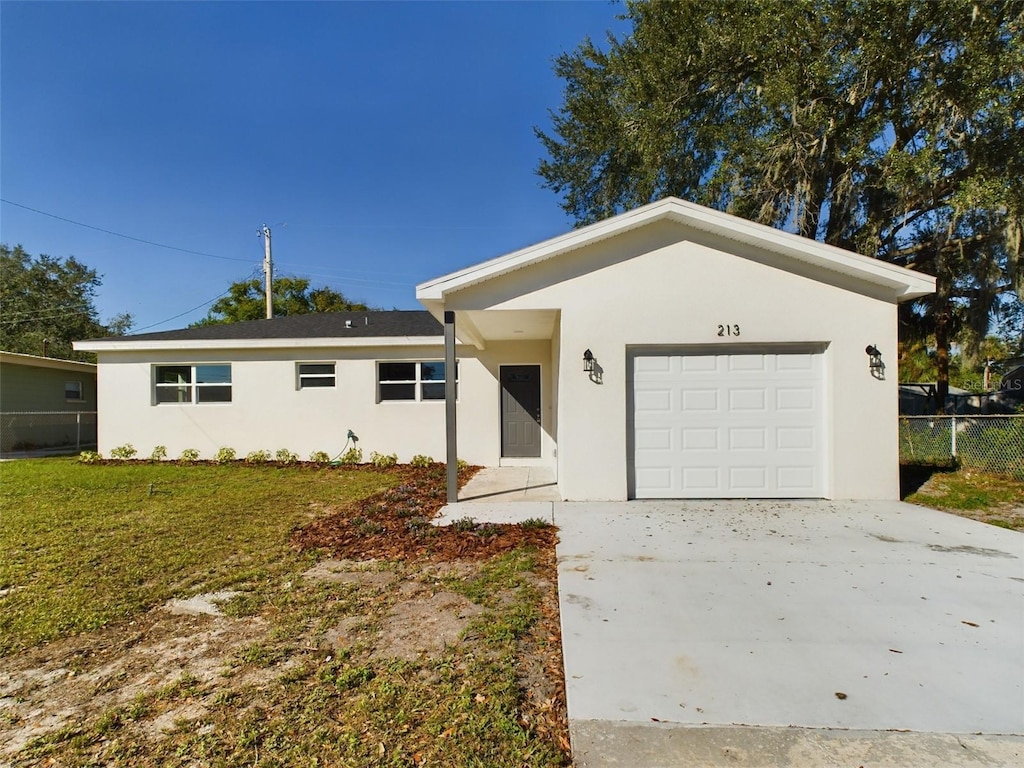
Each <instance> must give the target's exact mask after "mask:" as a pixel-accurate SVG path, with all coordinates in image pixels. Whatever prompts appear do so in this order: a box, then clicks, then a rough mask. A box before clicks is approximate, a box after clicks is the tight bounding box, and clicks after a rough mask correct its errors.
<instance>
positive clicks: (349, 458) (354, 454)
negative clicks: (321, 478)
mask: <svg viewBox="0 0 1024 768" xmlns="http://www.w3.org/2000/svg"><path fill="white" fill-rule="evenodd" d="M340 461H341V463H342V464H362V462H363V449H362V448H349V449H348V450H347V451H345V453H343V454H342V455H341V459H340Z"/></svg>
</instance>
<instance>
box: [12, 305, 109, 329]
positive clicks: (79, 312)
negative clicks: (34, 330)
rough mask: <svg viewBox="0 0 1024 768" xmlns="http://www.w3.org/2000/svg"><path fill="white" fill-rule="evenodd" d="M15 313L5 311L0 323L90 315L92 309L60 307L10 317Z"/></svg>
mask: <svg viewBox="0 0 1024 768" xmlns="http://www.w3.org/2000/svg"><path fill="white" fill-rule="evenodd" d="M16 314H19V313H17V312H5V313H4V314H3V316H2V317H0V323H5V324H7V325H17V324H18V323H34V322H37V321H39V320H54V319H56V318H60V317H74V316H75V315H91V314H93V310H92V309H90V308H88V307H85V308H82V309H79V310H67V311H65V310H63V309H62V310H58V311H53V312H48V313H46V314H40V313H35V314H34V316H31V317H14V318H12V317H11V315H16Z"/></svg>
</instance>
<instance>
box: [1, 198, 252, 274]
mask: <svg viewBox="0 0 1024 768" xmlns="http://www.w3.org/2000/svg"><path fill="white" fill-rule="evenodd" d="M0 203H7V205H13V206H15V207H16V208H24V209H25V210H26V211H32V213H38V214H39V215H40V216H49V217H50V218H51V219H57V220H58V221H65V222H67V223H68V224H74V225H75V226H77V227H85V228H86V229H93V230H96V231H97V232H103V233H104V234H107V235H114V237H123V238H124V239H125V240H134V241H135V242H136V243H144V244H145V245H152V246H154V247H156V248H166V249H167V250H169V251H178V252H180V253H190V254H192V255H193V256H207V257H209V258H211V259H222V260H224V261H244V262H246V263H247V264H251V263H252V261H253V260H252V259H239V258H236V257H234V256H218V255H217V254H216V253H206V252H204V251H193V250H190V249H188V248H178V247H177V246H176V245H166V244H164V243H155V242H153V241H152V240H143V239H142V238H141V237H133V236H132V235H123V234H121V233H120V232H114V231H113V230H110V229H104V228H103V227H95V226H93V225H92V224H84V223H82V222H81V221H74V220H73V219H66V218H64V217H63V216H58V215H57V214H55V213H48V212H47V211H41V210H39V209H38V208H31V207H29V206H27V205H22V204H21V203H15V202H14V201H13V200H4V199H3V198H0Z"/></svg>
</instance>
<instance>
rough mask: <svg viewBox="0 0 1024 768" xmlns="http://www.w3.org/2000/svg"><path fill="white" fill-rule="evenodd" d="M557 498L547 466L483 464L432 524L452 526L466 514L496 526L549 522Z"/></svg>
mask: <svg viewBox="0 0 1024 768" xmlns="http://www.w3.org/2000/svg"><path fill="white" fill-rule="evenodd" d="M560 500H561V496H560V495H559V493H558V484H557V483H556V482H555V473H554V472H553V471H552V470H551V469H550V468H549V467H486V468H484V469H481V470H480V471H479V472H477V473H476V475H475V476H474V477H473V479H471V480H470V481H469V482H468V483H466V484H465V485H464V486H463V487H462V490H460V491H459V501H458V503H457V504H448V505H446V506H444V507H442V508H441V511H440V513H439V514H438V516H437V517H435V518H434V519H433V520H431V523H433V524H434V525H442V526H443V525H451V524H452V523H453V522H455V521H456V520H462V519H464V518H467V517H471V518H473V519H474V520H476V521H477V522H478V523H495V524H499V525H501V524H515V523H522V522H525V521H526V520H538V519H539V520H544V521H545V522H548V523H550V522H553V520H554V513H553V509H552V508H553V506H554V502H556V501H560Z"/></svg>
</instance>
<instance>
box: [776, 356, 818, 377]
mask: <svg viewBox="0 0 1024 768" xmlns="http://www.w3.org/2000/svg"><path fill="white" fill-rule="evenodd" d="M814 360H815V355H778V356H776V358H775V369H776V370H777V371H778V372H779V373H785V372H788V371H806V372H812V371H813V370H814Z"/></svg>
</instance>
